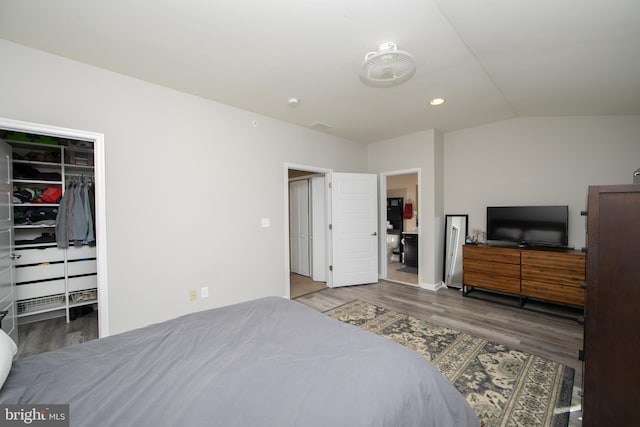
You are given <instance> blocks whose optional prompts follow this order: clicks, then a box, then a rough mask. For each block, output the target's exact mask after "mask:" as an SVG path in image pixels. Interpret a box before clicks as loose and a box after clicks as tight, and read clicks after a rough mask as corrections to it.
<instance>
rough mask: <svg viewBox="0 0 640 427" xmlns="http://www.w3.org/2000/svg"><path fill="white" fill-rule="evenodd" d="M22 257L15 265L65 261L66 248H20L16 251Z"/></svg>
mask: <svg viewBox="0 0 640 427" xmlns="http://www.w3.org/2000/svg"><path fill="white" fill-rule="evenodd" d="M15 253H16V255H20V258H18V259H17V260H16V264H15V265H27V264H40V263H43V262H55V261H64V250H63V249H58V248H44V249H36V248H34V249H20V250H16V251H15Z"/></svg>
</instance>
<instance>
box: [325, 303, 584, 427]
mask: <svg viewBox="0 0 640 427" xmlns="http://www.w3.org/2000/svg"><path fill="white" fill-rule="evenodd" d="M325 314H327V315H328V316H330V317H333V318H335V319H338V320H341V321H343V322H346V323H350V324H352V325H355V326H359V327H361V328H363V329H366V330H368V331H371V332H374V333H376V334H378V335H382V336H384V337H386V338H389V339H391V340H393V341H396V342H398V343H400V344H402V345H404V346H406V347H409V348H410V349H412V350H415V351H417V352H418V353H420V354H422V355H423V356H424V357H426V358H427V359H429V360H430V361H431V363H433V364H434V365H435V366H436V367H437V368H438V369H439V370H440V372H442V373H443V374H444V376H446V377H447V378H448V379H449V381H451V383H453V385H454V386H456V388H457V389H458V390H459V391H460V393H462V394H463V395H464V396H465V397H466V399H467V401H468V402H469V404H470V405H471V407H472V408H473V409H474V410H475V411H476V413H477V414H478V417H479V418H480V419H481V420H482V422H483V426H484V427H492V426H526V427H531V426H554V427H555V426H563V427H566V426H567V424H568V423H569V413H568V412H567V411H566V409H564V410H563V408H568V407H569V406H570V402H571V393H572V390H573V374H574V372H573V369H572V368H569V367H567V366H564V365H562V364H560V363H557V362H554V361H552V360H548V359H545V358H542V357H539V356H534V355H532V354H529V353H526V352H524V351H520V350H514V349H511V348H509V347H507V346H504V345H501V344H497V343H493V342H490V341H487V340H485V339H483V338H479V337H476V336H473V335H469V334H466V333H463V332H460V331H456V330H455V329H451V328H448V327H443V326H438V325H434V324H432V323H429V322H425V321H423V320H420V319H416V318H414V317H411V316H407V315H405V314H400V313H396V312H393V311H391V310H387V309H385V308H382V307H377V306H375V305H371V304H368V303H365V302H362V301H352V302H350V303H347V304H345V305H342V306H340V307H337V308H335V309H332V310H329V311H327V312H325ZM556 408H559V409H556ZM556 412H558V413H557V414H556Z"/></svg>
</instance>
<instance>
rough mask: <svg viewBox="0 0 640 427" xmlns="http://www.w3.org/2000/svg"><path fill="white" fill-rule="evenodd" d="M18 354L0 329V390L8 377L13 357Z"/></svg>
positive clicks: (13, 343) (9, 338)
mask: <svg viewBox="0 0 640 427" xmlns="http://www.w3.org/2000/svg"><path fill="white" fill-rule="evenodd" d="M17 352H18V346H16V343H15V342H13V340H12V339H11V337H10V336H9V335H7V333H6V332H5V331H3V330H2V329H0V388H2V386H3V385H4V381H5V380H6V379H7V376H8V375H9V371H10V370H11V364H12V363H13V356H15V355H16V353H17Z"/></svg>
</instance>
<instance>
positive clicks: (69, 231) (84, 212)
mask: <svg viewBox="0 0 640 427" xmlns="http://www.w3.org/2000/svg"><path fill="white" fill-rule="evenodd" d="M89 187H91V184H90V183H85V182H84V177H83V179H82V180H81V182H80V183H72V184H71V185H70V186H69V188H68V189H67V191H66V192H65V194H64V196H63V197H62V200H61V201H60V206H59V209H58V215H57V217H56V243H57V245H58V247H59V248H68V247H69V242H70V241H72V242H73V244H74V245H75V246H82V245H86V244H89V243H91V242H94V241H95V231H94V222H93V209H91V202H90V200H89V199H90V197H92V196H93V193H91V195H90V193H89Z"/></svg>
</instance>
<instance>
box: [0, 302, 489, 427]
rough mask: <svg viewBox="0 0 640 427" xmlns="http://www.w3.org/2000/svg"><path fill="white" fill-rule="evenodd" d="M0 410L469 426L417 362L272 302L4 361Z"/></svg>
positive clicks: (454, 398)
mask: <svg viewBox="0 0 640 427" xmlns="http://www.w3.org/2000/svg"><path fill="white" fill-rule="evenodd" d="M0 403H2V404H16V403H20V404H34V405H35V404H66V403H68V404H70V407H69V415H70V421H71V425H72V426H190V427H191V426H212V425H216V426H218V425H219V426H225V427H231V426H243V427H247V426H279V427H281V426H323V427H325V426H393V427H396V426H438V427H445V426H455V427H464V426H479V425H480V421H479V420H478V418H477V417H476V415H475V413H474V412H473V410H472V409H471V408H470V407H469V405H468V404H467V402H466V401H465V400H464V398H463V397H462V395H461V394H460V393H459V392H458V391H457V390H456V389H455V388H454V387H453V386H452V385H451V384H450V383H449V382H448V381H447V380H446V379H445V378H444V377H443V376H442V375H441V374H440V373H439V372H438V371H437V369H436V368H435V367H434V366H433V365H432V364H431V363H430V362H428V361H427V360H426V359H424V358H423V357H422V356H420V355H418V354H417V353H415V352H413V351H411V350H409V349H407V348H405V347H403V346H401V345H399V344H396V343H394V342H391V341H389V340H387V339H385V338H382V337H379V336H377V335H374V334H372V333H370V332H367V331H364V330H362V329H360V328H357V327H355V326H352V325H348V324H345V323H342V322H340V321H338V320H335V319H330V318H329V317H327V316H325V315H323V314H322V313H318V312H316V311H314V310H312V309H310V308H308V307H305V306H303V305H302V304H299V303H297V302H295V301H290V300H287V299H284V298H277V297H267V298H262V299H258V300H254V301H249V302H245V303H240V304H235V305H230V306H226V307H221V308H217V309H213V310H207V311H202V312H198V313H193V314H189V315H186V316H182V317H178V318H176V319H172V320H168V321H166V322H162V323H158V324H155V325H150V326H147V327H144V328H140V329H136V330H132V331H129V332H125V333H121V334H118V335H113V336H110V337H106V338H103V339H100V340H95V341H90V342H87V343H84V344H80V345H76V346H71V347H67V348H63V349H60V350H57V351H53V352H49V353H44V354H39V355H35V356H31V357H27V358H24V359H20V360H17V361H14V362H13V365H12V366H11V367H10V372H9V373H8V376H7V378H6V381H5V383H4V386H3V387H2V389H1V390H0Z"/></svg>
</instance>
